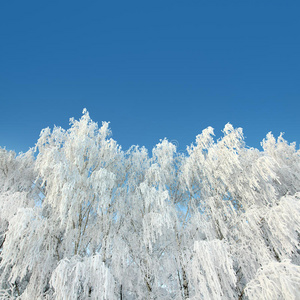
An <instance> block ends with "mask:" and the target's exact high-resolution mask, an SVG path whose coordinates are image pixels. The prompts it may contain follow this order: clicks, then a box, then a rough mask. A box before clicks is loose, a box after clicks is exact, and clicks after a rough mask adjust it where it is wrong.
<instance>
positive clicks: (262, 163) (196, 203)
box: [0, 110, 300, 300]
mask: <svg viewBox="0 0 300 300" xmlns="http://www.w3.org/2000/svg"><path fill="white" fill-rule="evenodd" d="M110 133H111V132H110V129H109V124H108V123H106V122H104V123H102V126H101V127H98V124H97V123H95V122H93V121H92V120H91V118H90V116H89V114H88V112H87V111H86V110H84V111H83V115H82V117H81V118H80V120H78V121H77V120H74V119H71V120H70V128H69V129H67V130H64V129H62V128H60V127H54V128H53V130H50V129H49V128H46V129H44V130H42V132H41V134H40V138H39V139H38V141H37V143H36V146H35V149H31V150H30V151H28V152H27V153H25V154H20V155H16V154H15V153H13V152H10V151H7V150H5V149H0V299H49V300H50V299H103V300H104V299H109V300H110V299H121V300H124V299H128V300H131V299H298V298H299V294H300V288H299V287H300V250H299V242H300V151H299V150H297V149H296V145H295V144H294V143H293V144H289V143H288V142H287V141H285V140H284V139H283V136H282V135H280V136H279V138H278V139H277V140H276V139H275V138H274V137H273V135H272V134H271V133H269V134H268V135H267V137H266V139H265V140H263V142H262V150H261V151H259V150H258V149H254V148H249V147H247V146H246V144H245V142H244V138H243V131H242V129H241V128H236V129H235V128H234V127H233V126H232V125H231V124H226V125H225V128H224V130H223V133H224V136H223V137H222V138H220V139H219V140H216V139H214V131H213V129H212V128H211V127H208V128H207V129H205V130H203V132H202V133H201V134H199V135H198V136H197V137H196V141H195V144H192V145H191V146H190V147H187V154H186V155H184V154H182V153H177V149H176V146H175V145H173V144H172V143H170V142H169V141H167V140H166V139H164V140H161V141H160V142H159V143H158V144H157V145H156V146H155V147H154V149H153V150H152V154H151V155H149V153H148V151H147V149H145V148H144V147H138V146H132V147H131V148H130V149H129V150H127V151H123V150H122V149H121V147H120V146H119V145H118V144H117V143H116V141H114V140H113V139H112V138H110ZM34 151H35V153H34Z"/></svg>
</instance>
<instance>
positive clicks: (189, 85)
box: [0, 0, 300, 152]
mask: <svg viewBox="0 0 300 300" xmlns="http://www.w3.org/2000/svg"><path fill="white" fill-rule="evenodd" d="M299 12H300V2H299V1H296V0H295V1H277V0H272V1H271V0H269V1H264V0H260V1H256V0H251V1H250V0H249V1H242V0H236V1H234V0H228V1H225V0H224V1H214V0H197V1H193V0H190V1H176V0H172V1H168V0H163V1H161V0H160V1H155V0H152V1H141V0H139V1H113V0H112V1H99V0H98V1H88V0H87V1H74V0H73V1H63V0H61V1H41V0H38V1H30V0H28V1H1V4H0V37H1V39H0V111H1V118H0V146H1V147H4V146H5V147H6V148H7V149H13V150H16V151H17V152H19V151H27V150H28V148H29V147H32V146H34V144H35V142H36V140H37V139H38V137H39V133H40V131H41V129H43V128H45V127H48V126H50V127H53V125H54V124H55V125H57V126H62V127H64V128H68V126H69V125H68V123H69V118H70V117H75V118H79V117H80V116H81V113H82V110H83V108H84V107H86V108H87V109H88V111H89V112H90V115H91V117H92V119H93V120H94V121H97V122H98V123H99V124H101V122H102V121H110V122H111V128H112V131H113V138H114V139H116V140H117V141H118V143H119V144H120V145H122V147H123V148H124V149H127V148H129V147H130V146H131V145H133V144H138V145H145V146H146V147H147V148H150V149H151V148H152V147H153V146H154V145H155V144H156V143H157V142H158V141H159V139H161V138H164V137H167V138H168V139H169V140H177V141H178V143H179V148H180V149H185V147H186V145H190V144H191V143H192V142H193V141H194V140H195V137H196V135H197V134H199V133H201V131H202V130H203V129H204V128H206V127H207V126H212V127H214V128H215V133H216V136H217V137H220V136H221V135H222V133H221V130H222V128H223V127H224V125H225V124H226V123H227V122H230V123H232V124H233V125H234V126H235V127H243V129H244V134H245V137H246V143H247V144H248V145H249V146H254V147H259V143H260V141H261V140H262V139H263V138H264V137H265V135H266V134H267V132H269V131H272V132H273V133H274V134H275V135H276V136H278V135H279V133H280V132H281V131H283V132H285V138H286V139H287V140H288V141H290V142H293V141H296V142H297V145H299V142H300V134H299V133H300V131H299V129H300V125H299V124H300V122H299V108H300V104H299V103H300V97H299V96H300V55H299V53H300V34H299V29H300V18H299Z"/></svg>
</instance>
